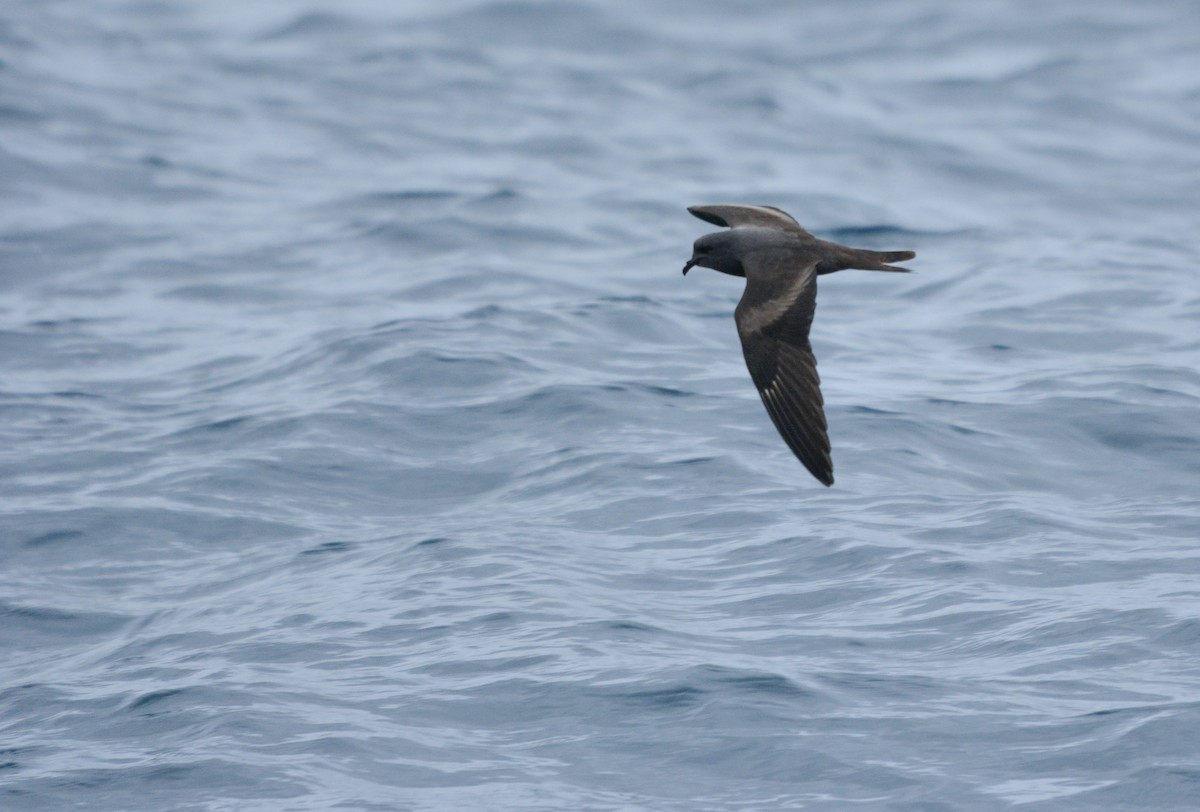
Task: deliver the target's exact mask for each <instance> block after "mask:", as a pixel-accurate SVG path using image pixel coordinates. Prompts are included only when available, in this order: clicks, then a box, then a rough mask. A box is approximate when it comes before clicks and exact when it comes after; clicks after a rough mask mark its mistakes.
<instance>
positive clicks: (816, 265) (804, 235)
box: [683, 205, 916, 485]
mask: <svg viewBox="0 0 1200 812" xmlns="http://www.w3.org/2000/svg"><path fill="white" fill-rule="evenodd" d="M688 211H689V212H691V213H692V214H694V215H695V216H696V217H699V218H700V219H701V220H704V221H706V222H709V223H712V224H714V225H718V226H722V227H724V228H728V229H729V230H728V231H717V232H714V233H712V234H705V235H704V236H703V237H701V238H700V239H698V240H696V243H695V246H694V247H693V250H692V258H691V259H690V260H688V263H687V265H684V266H683V273H684V274H685V275H686V274H687V272H688V271H689V270H690V269H692V268H693V267H695V266H697V265H699V266H701V267H703V268H711V269H713V270H714V271H720V272H721V273H727V274H730V275H732V276H744V277H746V290H745V292H744V293H743V294H742V299H741V301H740V302H738V305H737V309H736V310H734V313H733V318H734V321H736V322H737V330H738V336H740V337H741V339H742V353H743V355H745V357H746V366H747V367H749V368H750V377H751V378H752V379H753V380H754V385H755V386H756V387H758V394H759V395H760V396H761V397H762V401H763V404H764V405H765V406H766V407H767V414H769V415H770V416H771V420H772V421H773V422H774V423H775V427H776V428H777V429H779V433H780V434H781V435H783V440H784V442H786V443H787V444H788V448H790V449H791V450H792V453H794V454H795V455H796V457H797V458H798V459H799V460H800V462H802V463H804V467H805V468H807V469H808V470H809V472H810V473H811V474H812V475H813V476H815V477H816V478H817V479H819V480H820V481H821V482H823V483H824V484H825V485H832V484H833V461H832V460H831V459H830V458H829V433H828V430H827V428H826V424H825V411H824V408H823V406H824V400H823V399H822V397H821V379H820V378H818V377H817V359H816V358H814V357H813V353H812V346H811V345H810V344H809V343H808V330H809V328H810V327H811V326H812V320H813V311H814V310H815V309H816V306H817V277H818V276H819V275H821V274H826V273H833V272H834V271H843V270H846V269H848V268H857V269H859V270H863V271H898V272H900V273H908V272H909V270H908V268H899V267H897V266H895V265H889V264H888V263H890V262H902V261H904V260H906V259H912V258H913V257H915V256H916V254H915V253H913V252H912V251H867V250H865V249H861V248H847V247H846V246H844V245H838V244H837V243H832V242H828V241H826V240H821V239H817V238H816V237H814V236H813V235H812V234H809V233H808V232H807V231H805V230H804V229H803V228H801V227H800V224H799V223H797V222H796V221H795V219H793V218H792V216H791V215H789V214H787V213H786V212H784V211H781V210H780V209H777V208H774V207H773V206H740V205H720V206H690V207H689V208H688Z"/></svg>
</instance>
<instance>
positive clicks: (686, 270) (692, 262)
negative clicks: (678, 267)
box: [683, 259, 696, 276]
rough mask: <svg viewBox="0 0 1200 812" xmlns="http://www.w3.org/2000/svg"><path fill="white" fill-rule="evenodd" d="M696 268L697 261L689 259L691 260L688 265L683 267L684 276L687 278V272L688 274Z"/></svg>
mask: <svg viewBox="0 0 1200 812" xmlns="http://www.w3.org/2000/svg"><path fill="white" fill-rule="evenodd" d="M695 267H696V260H695V259H689V260H688V261H687V265H684V266H683V275H684V276H687V272H688V271H690V270H691V269H692V268H695Z"/></svg>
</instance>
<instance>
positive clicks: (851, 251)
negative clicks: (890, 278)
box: [842, 248, 916, 273]
mask: <svg viewBox="0 0 1200 812" xmlns="http://www.w3.org/2000/svg"><path fill="white" fill-rule="evenodd" d="M915 256H916V252H914V251H868V250H866V249H865V248H847V249H846V254H845V256H844V258H843V261H844V263H845V264H844V265H843V266H842V267H844V268H857V269H858V270H860V271H894V272H896V273H912V271H910V270H909V269H908V268H901V267H900V266H899V265H889V264H888V263H890V262H904V261H905V260H906V259H912V258H913V257H915Z"/></svg>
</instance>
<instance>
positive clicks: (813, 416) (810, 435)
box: [742, 335, 833, 485]
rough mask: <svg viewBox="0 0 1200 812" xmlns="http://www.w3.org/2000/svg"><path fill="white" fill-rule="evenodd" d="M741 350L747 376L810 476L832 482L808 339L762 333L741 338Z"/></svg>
mask: <svg viewBox="0 0 1200 812" xmlns="http://www.w3.org/2000/svg"><path fill="white" fill-rule="evenodd" d="M742 351H743V352H744V353H745V356H746V366H747V367H749V368H750V377H751V378H752V379H753V380H754V385H755V386H756V387H758V394H759V395H760V396H761V397H762V401H763V405H765V406H766V407H767V414H769V415H770V416H771V420H772V422H774V423H775V428H777V429H779V433H780V435H782V437H783V441H784V442H785V443H787V445H788V448H790V449H791V450H792V453H793V454H795V455H796V457H797V458H798V459H799V460H800V462H802V463H804V467H805V468H807V469H808V470H809V472H810V473H811V474H812V475H813V476H815V477H816V478H817V479H819V480H820V481H821V482H823V483H824V484H826V485H832V484H833V460H832V459H831V458H830V456H829V430H828V427H827V425H826V423H825V408H824V407H825V401H824V398H822V397H821V379H820V378H819V377H818V376H817V359H816V358H814V357H813V354H812V348H811V347H810V346H809V344H808V342H807V341H805V342H804V344H803V345H795V344H785V343H783V342H781V341H776V340H774V339H772V338H769V337H766V336H761V335H760V336H757V337H749V338H747V337H743V338H742Z"/></svg>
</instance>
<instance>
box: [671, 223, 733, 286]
mask: <svg viewBox="0 0 1200 812" xmlns="http://www.w3.org/2000/svg"><path fill="white" fill-rule="evenodd" d="M736 240H737V237H736V235H735V234H734V232H733V231H717V232H715V233H713V234H705V235H704V236H703V237H701V238H700V239H698V240H696V242H695V244H694V245H693V246H692V258H691V259H689V260H688V263H687V265H684V266H683V273H684V275H685V276H686V275H687V272H688V271H690V270H691V269H692V268H694V267H696V266H697V265H699V266H700V267H702V268H712V269H713V270H714V271H720V272H721V273H727V274H729V275H731V276H745V275H746V272H745V271H744V270H743V269H742V261H741V259H739V258H738V252H737V250H736V247H737V246H736Z"/></svg>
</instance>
